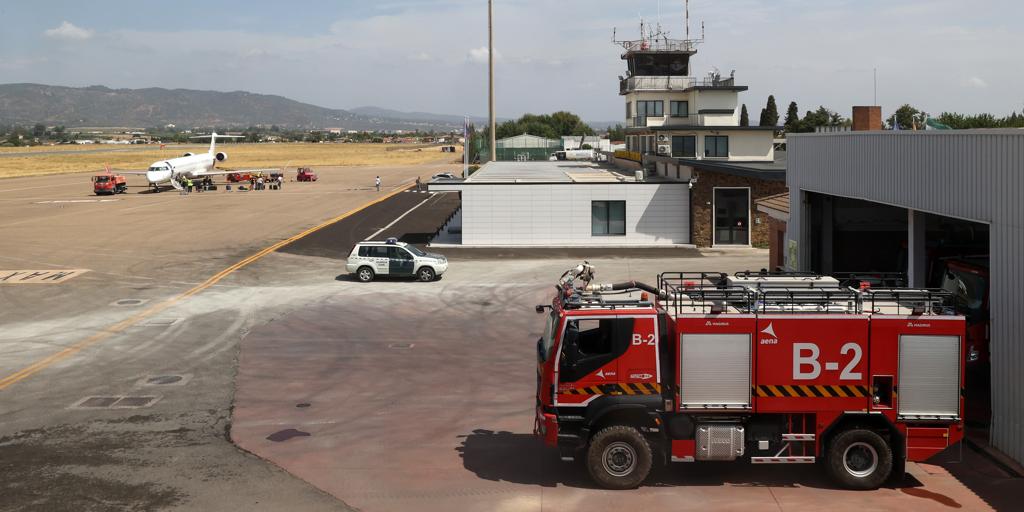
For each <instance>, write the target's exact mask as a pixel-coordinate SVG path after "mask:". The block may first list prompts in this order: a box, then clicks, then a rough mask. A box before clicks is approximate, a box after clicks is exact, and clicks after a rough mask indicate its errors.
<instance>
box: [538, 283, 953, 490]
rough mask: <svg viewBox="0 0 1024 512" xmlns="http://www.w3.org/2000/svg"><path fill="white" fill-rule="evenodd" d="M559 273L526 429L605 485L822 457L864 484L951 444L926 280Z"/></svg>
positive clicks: (943, 354) (832, 470) (938, 303)
mask: <svg viewBox="0 0 1024 512" xmlns="http://www.w3.org/2000/svg"><path fill="white" fill-rule="evenodd" d="M592 279H593V267H592V266H590V265H589V264H586V263H584V264H583V265H580V266H578V267H576V268H575V269H572V270H570V271H568V272H566V274H564V275H563V276H562V278H561V279H560V281H559V284H558V286H557V288H558V293H557V294H556V296H555V298H554V299H553V301H552V303H551V304H550V305H541V306H537V311H538V312H539V313H542V314H545V328H544V334H543V336H542V337H541V338H540V339H539V340H538V342H537V360H538V363H537V397H536V402H537V404H536V405H537V406H536V420H535V428H534V433H535V434H536V435H538V436H539V437H541V438H542V439H543V440H544V442H545V443H546V444H547V445H549V446H553V447H557V448H558V450H559V452H560V454H561V457H562V459H563V460H577V459H582V460H584V461H585V462H586V466H587V468H588V471H589V473H590V475H591V477H592V478H593V479H594V480H595V482H597V483H598V484H599V485H601V486H603V487H605V488H609V489H627V488H633V487H637V486H639V485H640V484H641V483H643V481H644V480H645V479H646V478H647V476H648V473H649V472H650V470H651V467H652V465H653V464H655V463H659V464H660V463H668V462H681V463H699V462H701V461H741V460H742V461H746V462H749V463H753V464H808V463H821V464H824V466H825V468H826V469H827V471H828V473H829V474H830V475H831V476H832V477H833V478H834V479H835V481H836V482H837V483H838V484H840V485H841V486H843V487H846V488H851V489H874V488H877V487H879V486H880V485H882V484H883V483H884V482H885V481H886V480H887V479H889V478H890V477H893V476H896V477H902V474H903V472H904V462H905V461H906V460H911V461H922V460H925V459H927V458H929V457H931V456H933V455H935V454H937V453H938V452H940V451H942V450H943V449H945V448H946V447H947V446H949V445H951V444H954V443H956V442H958V441H960V440H961V439H962V438H963V423H962V412H961V411H962V410H963V390H962V386H963V384H962V383H963V378H964V376H963V368H964V360H965V348H964V337H965V322H964V318H963V317H962V316H958V315H955V314H953V312H952V311H951V310H950V309H949V308H948V307H946V306H944V305H943V300H944V299H945V298H946V296H947V295H948V294H946V293H944V292H943V291H941V290H926V289H873V288H870V287H865V288H863V289H860V288H856V289H855V288H851V287H843V286H841V285H840V282H839V281H838V280H836V279H834V278H832V277H827V276H809V275H777V274H761V273H740V274H736V275H733V276H729V275H726V274H722V273H683V272H675V273H664V274H661V275H659V276H658V286H657V287H654V286H649V285H646V284H643V283H637V282H627V283H616V284H593V283H592V282H591V281H592Z"/></svg>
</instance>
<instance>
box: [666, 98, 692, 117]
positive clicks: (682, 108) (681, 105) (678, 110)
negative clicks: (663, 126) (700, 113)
mask: <svg viewBox="0 0 1024 512" xmlns="http://www.w3.org/2000/svg"><path fill="white" fill-rule="evenodd" d="M668 113H669V115H670V116H672V117H689V116H690V102H689V101H673V102H670V103H669V112H668Z"/></svg>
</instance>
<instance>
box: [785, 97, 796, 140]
mask: <svg viewBox="0 0 1024 512" xmlns="http://www.w3.org/2000/svg"><path fill="white" fill-rule="evenodd" d="M799 125H800V110H799V109H798V108H797V106H796V102H795V101H791V102H789V108H788V109H786V121H785V123H784V124H783V126H785V127H786V131H787V132H795V131H798V129H799V128H800V126H799Z"/></svg>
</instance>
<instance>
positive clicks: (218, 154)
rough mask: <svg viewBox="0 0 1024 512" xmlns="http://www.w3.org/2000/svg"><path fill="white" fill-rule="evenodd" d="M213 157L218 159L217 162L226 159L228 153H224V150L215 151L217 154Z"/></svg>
mask: <svg viewBox="0 0 1024 512" xmlns="http://www.w3.org/2000/svg"><path fill="white" fill-rule="evenodd" d="M215 157H216V158H217V161H218V162H223V161H224V160H227V159H228V154H227V153H224V152H223V151H222V152H220V153H217V155H216V156H215Z"/></svg>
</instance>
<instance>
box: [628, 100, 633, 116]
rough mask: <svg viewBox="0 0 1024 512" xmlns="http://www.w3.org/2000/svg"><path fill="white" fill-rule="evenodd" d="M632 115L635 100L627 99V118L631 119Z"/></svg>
mask: <svg viewBox="0 0 1024 512" xmlns="http://www.w3.org/2000/svg"><path fill="white" fill-rule="evenodd" d="M631 117H633V102H632V101H627V102H626V119H629V118H631Z"/></svg>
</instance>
